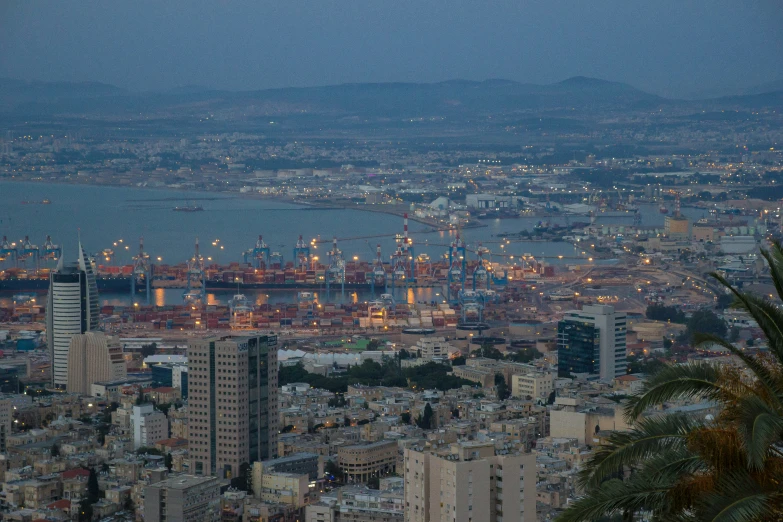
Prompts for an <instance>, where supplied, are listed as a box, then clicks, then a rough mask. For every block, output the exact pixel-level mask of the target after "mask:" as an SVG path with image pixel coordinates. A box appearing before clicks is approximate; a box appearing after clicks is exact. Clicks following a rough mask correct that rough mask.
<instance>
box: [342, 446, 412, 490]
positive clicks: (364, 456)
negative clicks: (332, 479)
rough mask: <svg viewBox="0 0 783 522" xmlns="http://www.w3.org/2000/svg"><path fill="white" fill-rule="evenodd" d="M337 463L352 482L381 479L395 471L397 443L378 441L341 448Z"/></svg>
mask: <svg viewBox="0 0 783 522" xmlns="http://www.w3.org/2000/svg"><path fill="white" fill-rule="evenodd" d="M337 462H338V464H339V465H340V468H341V469H342V470H343V473H345V475H346V477H348V480H352V481H354V482H367V480H369V479H370V478H371V477H383V476H386V475H389V474H391V473H394V471H395V470H396V469H397V443H396V442H395V441H380V442H373V443H371V444H357V445H353V446H342V447H340V448H338V450H337Z"/></svg>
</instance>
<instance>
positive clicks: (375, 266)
mask: <svg viewBox="0 0 783 522" xmlns="http://www.w3.org/2000/svg"><path fill="white" fill-rule="evenodd" d="M370 286H371V290H372V297H373V299H374V298H375V288H376V287H378V288H383V290H382V293H384V294H386V293H388V292H389V278H388V275H387V274H386V269H385V268H384V267H383V258H381V245H380V244H378V247H377V249H376V255H375V259H374V260H373V262H372V275H371V276H370Z"/></svg>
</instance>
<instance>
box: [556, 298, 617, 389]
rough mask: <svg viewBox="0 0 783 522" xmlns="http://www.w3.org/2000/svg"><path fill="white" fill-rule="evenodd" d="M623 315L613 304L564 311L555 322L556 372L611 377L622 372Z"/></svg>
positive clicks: (602, 378) (563, 374) (564, 375)
mask: <svg viewBox="0 0 783 522" xmlns="http://www.w3.org/2000/svg"><path fill="white" fill-rule="evenodd" d="M626 329H627V323H626V316H625V312H620V313H618V312H615V310H614V307H611V306H605V305H586V306H584V307H583V308H582V310H573V311H570V312H566V313H565V315H564V316H563V320H562V321H560V322H559V323H558V325H557V357H558V367H557V374H558V376H559V377H568V376H571V375H573V374H588V375H598V376H599V378H600V379H601V380H606V381H611V380H613V379H614V378H615V377H619V376H620V375H624V374H625V373H626V366H627V362H626V359H625V351H626V340H625V335H626Z"/></svg>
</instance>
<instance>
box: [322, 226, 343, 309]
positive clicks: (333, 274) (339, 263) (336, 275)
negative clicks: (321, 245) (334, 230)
mask: <svg viewBox="0 0 783 522" xmlns="http://www.w3.org/2000/svg"><path fill="white" fill-rule="evenodd" d="M326 255H327V257H328V259H329V266H328V267H327V269H326V274H324V275H325V279H326V299H327V300H328V299H329V296H330V295H329V292H330V287H331V285H333V284H334V285H336V284H339V285H340V286H341V290H342V300H343V301H345V258H344V257H343V253H342V251H341V250H340V249H339V248H337V238H336V237H335V238H334V239H333V240H332V249H331V250H330V251H329V252H327V253H326Z"/></svg>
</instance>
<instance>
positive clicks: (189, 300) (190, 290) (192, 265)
mask: <svg viewBox="0 0 783 522" xmlns="http://www.w3.org/2000/svg"><path fill="white" fill-rule="evenodd" d="M187 275H188V280H187V288H186V289H185V293H184V294H182V299H183V300H184V301H185V304H186V305H188V306H196V305H200V304H201V303H202V302H203V301H204V300H205V299H206V288H207V284H206V283H207V277H206V271H205V270H204V258H203V257H202V256H201V254H200V253H199V250H198V238H196V250H195V253H194V255H193V257H192V258H191V259H190V260H189V261H188V274H187ZM196 283H198V284H200V287H197V286H195V284H196Z"/></svg>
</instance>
